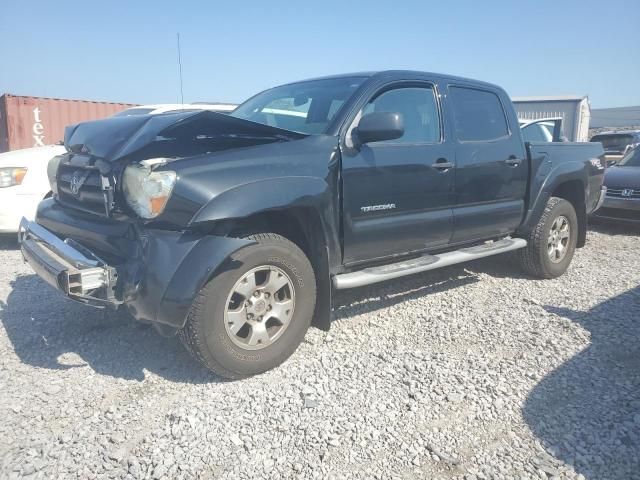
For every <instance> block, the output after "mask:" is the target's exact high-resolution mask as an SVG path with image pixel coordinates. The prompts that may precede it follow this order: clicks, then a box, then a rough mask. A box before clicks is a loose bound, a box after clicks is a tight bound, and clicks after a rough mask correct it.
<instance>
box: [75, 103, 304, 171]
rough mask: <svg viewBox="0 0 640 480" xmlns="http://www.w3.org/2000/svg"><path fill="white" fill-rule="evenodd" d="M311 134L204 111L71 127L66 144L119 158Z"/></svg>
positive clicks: (174, 153) (202, 150) (114, 119)
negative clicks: (148, 152) (136, 154)
mask: <svg viewBox="0 0 640 480" xmlns="http://www.w3.org/2000/svg"><path fill="white" fill-rule="evenodd" d="M306 136H307V135H305V134H302V133H297V132H292V131H290V130H284V129H281V128H276V127H271V126H269V125H263V124H261V123H256V122H251V121H249V120H243V119H240V118H235V117H231V116H229V115H226V114H222V113H216V112H211V111H206V110H204V111H200V112H178V113H167V114H161V115H135V116H129V117H111V118H106V119H104V120H96V121H92V122H84V123H79V124H77V125H72V126H69V127H67V129H66V130H65V139H64V143H65V146H66V147H67V149H68V150H69V151H71V152H73V153H83V154H88V155H91V156H93V157H97V158H100V159H102V160H106V161H108V162H115V161H117V160H119V159H121V158H123V157H126V156H129V155H132V154H135V153H137V152H140V151H141V150H143V149H149V150H150V151H151V152H153V154H154V155H157V156H163V155H164V156H173V157H184V156H190V155H197V154H202V153H208V152H212V151H219V150H226V149H230V148H240V147H246V146H253V145H256V144H260V143H271V142H276V141H290V140H298V139H301V138H304V137H306Z"/></svg>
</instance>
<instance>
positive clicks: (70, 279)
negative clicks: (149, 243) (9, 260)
mask: <svg viewBox="0 0 640 480" xmlns="http://www.w3.org/2000/svg"><path fill="white" fill-rule="evenodd" d="M18 241H19V242H20V249H21V250H22V256H23V258H24V260H25V261H26V262H27V263H28V264H29V265H30V266H31V268H33V270H34V271H35V272H36V273H37V274H38V276H39V277H40V278H42V279H43V280H44V281H45V282H47V283H48V284H49V285H51V286H53V287H55V288H57V289H58V290H60V291H62V292H63V293H64V294H66V295H67V296H68V297H69V298H71V299H73V300H77V301H79V302H82V303H85V304H88V305H92V306H96V307H105V306H112V307H117V306H118V305H119V304H120V303H122V301H119V300H118V299H117V298H116V295H115V286H116V283H117V279H118V272H117V270H116V269H115V268H114V267H111V266H109V265H107V264H106V263H105V262H104V261H103V260H101V259H100V258H98V257H97V256H96V255H95V254H93V253H92V252H90V251H89V250H87V249H86V248H84V247H83V246H81V245H80V244H78V243H77V242H75V241H74V240H72V239H70V238H67V239H65V240H62V239H61V238H60V237H58V236H56V235H55V234H53V233H52V232H50V231H49V230H47V229H46V228H44V227H42V226H41V225H38V224H37V223H35V222H30V221H28V220H27V219H25V218H23V219H22V221H21V222H20V227H19V230H18Z"/></svg>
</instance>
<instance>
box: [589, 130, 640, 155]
mask: <svg viewBox="0 0 640 480" xmlns="http://www.w3.org/2000/svg"><path fill="white" fill-rule="evenodd" d="M591 141H592V142H600V143H602V148H604V149H605V151H607V152H624V150H625V148H627V145H630V144H631V143H633V136H631V135H611V134H607V135H595V136H593V137H592V138H591Z"/></svg>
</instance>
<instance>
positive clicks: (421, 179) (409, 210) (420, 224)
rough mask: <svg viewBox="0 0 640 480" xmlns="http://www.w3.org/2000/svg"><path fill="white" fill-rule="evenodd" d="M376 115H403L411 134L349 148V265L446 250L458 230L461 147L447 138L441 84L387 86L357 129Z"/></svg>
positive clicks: (345, 175)
mask: <svg viewBox="0 0 640 480" xmlns="http://www.w3.org/2000/svg"><path fill="white" fill-rule="evenodd" d="M370 112H397V113H400V114H402V116H403V119H404V125H405V132H404V135H403V136H402V137H401V138H399V139H396V140H388V141H381V142H372V143H368V144H365V145H362V146H361V147H359V148H358V149H355V148H349V147H347V148H345V149H344V151H343V156H342V187H343V222H344V223H343V230H344V262H345V263H347V264H348V263H356V262H362V261H369V260H373V259H377V258H383V257H388V256H392V255H398V254H403V253H407V252H413V251H420V250H425V249H429V248H434V247H439V246H443V245H447V244H448V243H449V241H450V239H451V234H452V232H453V221H452V220H453V213H452V207H453V198H454V197H453V182H454V174H455V169H454V163H455V158H454V149H453V145H452V144H451V143H449V142H448V141H446V140H445V138H444V134H443V128H442V124H443V122H442V119H441V115H440V106H439V101H438V95H437V92H436V89H435V86H434V85H433V84H431V83H428V82H400V83H396V84H391V85H386V86H384V87H381V88H380V89H378V90H377V91H376V92H375V93H373V94H372V95H371V97H370V98H369V100H368V101H367V103H366V104H365V105H364V107H363V108H362V109H361V110H360V111H359V113H358V114H357V116H356V119H354V120H353V123H352V128H353V126H355V125H356V124H357V120H358V119H359V118H360V117H361V116H362V115H364V114H367V113H370ZM350 131H351V130H350ZM349 135H350V133H349V132H348V133H347V139H348V137H349ZM447 163H448V164H449V166H446V167H445V165H446V164H447ZM438 164H443V165H442V166H439V165H438Z"/></svg>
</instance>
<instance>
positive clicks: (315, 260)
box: [225, 206, 332, 331]
mask: <svg viewBox="0 0 640 480" xmlns="http://www.w3.org/2000/svg"><path fill="white" fill-rule="evenodd" d="M225 223H226V224H227V225H226V229H228V232H229V233H228V235H229V236H231V237H234V238H243V237H246V236H248V235H251V234H255V233H276V234H278V235H281V236H283V237H284V238H286V239H287V240H290V241H291V242H293V243H295V244H296V245H297V246H298V247H299V248H300V249H301V250H302V251H303V252H304V254H305V255H306V256H307V258H308V259H309V262H310V263H311V266H312V267H313V271H314V274H315V277H316V287H317V292H316V308H315V312H314V318H313V322H312V324H313V325H314V326H316V327H318V328H320V329H321V330H325V331H326V330H329V327H330V324H331V296H332V286H331V278H330V258H329V257H330V249H329V242H328V239H327V231H326V229H325V228H323V224H324V221H323V219H322V215H321V212H319V211H318V210H317V209H316V208H313V207H309V206H307V207H289V208H281V209H273V210H264V211H260V212H257V213H254V214H253V215H249V216H247V217H242V218H235V219H226V220H225Z"/></svg>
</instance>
